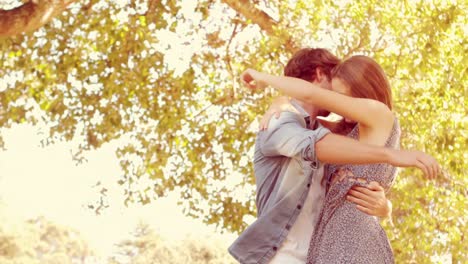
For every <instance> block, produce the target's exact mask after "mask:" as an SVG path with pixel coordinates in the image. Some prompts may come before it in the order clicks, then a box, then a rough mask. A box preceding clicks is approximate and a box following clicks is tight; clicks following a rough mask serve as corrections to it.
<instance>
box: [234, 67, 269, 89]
mask: <svg viewBox="0 0 468 264" xmlns="http://www.w3.org/2000/svg"><path fill="white" fill-rule="evenodd" d="M261 77H262V73H261V72H258V71H256V70H254V69H247V70H245V71H244V72H243V73H242V74H241V76H240V79H241V82H242V84H244V86H246V87H248V88H250V89H265V88H266V87H267V86H268V85H267V84H266V83H265V82H263V81H262V80H261Z"/></svg>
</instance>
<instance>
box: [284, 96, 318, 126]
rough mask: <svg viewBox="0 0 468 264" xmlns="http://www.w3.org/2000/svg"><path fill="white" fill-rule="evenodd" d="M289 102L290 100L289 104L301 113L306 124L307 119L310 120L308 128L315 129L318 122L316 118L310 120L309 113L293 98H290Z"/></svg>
mask: <svg viewBox="0 0 468 264" xmlns="http://www.w3.org/2000/svg"><path fill="white" fill-rule="evenodd" d="M290 102H291V105H292V106H294V108H296V109H297V111H299V113H300V114H301V115H302V117H303V118H304V121H305V122H306V124H307V119H308V120H309V122H310V124H309V128H311V129H315V128H316V127H317V123H318V122H317V120H316V119H313V120H311V118H310V115H309V113H307V111H306V110H304V108H302V106H301V105H300V104H299V103H298V102H297V101H296V100H295V99H291V101H290Z"/></svg>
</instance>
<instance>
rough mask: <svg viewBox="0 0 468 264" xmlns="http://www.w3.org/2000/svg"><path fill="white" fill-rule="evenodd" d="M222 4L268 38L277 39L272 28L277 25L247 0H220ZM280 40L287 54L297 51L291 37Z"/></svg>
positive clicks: (277, 24)
mask: <svg viewBox="0 0 468 264" xmlns="http://www.w3.org/2000/svg"><path fill="white" fill-rule="evenodd" d="M222 2H223V3H225V4H227V5H228V6H229V7H231V8H232V9H234V10H235V11H236V12H237V13H239V14H241V15H243V16H244V17H245V18H247V19H250V20H251V21H252V22H253V23H254V24H257V25H258V26H259V27H260V28H261V29H262V30H264V31H265V32H266V33H267V34H268V35H269V36H271V37H279V36H278V35H277V33H276V32H275V31H274V29H273V28H274V27H279V26H280V25H279V23H278V22H276V21H275V20H274V19H273V18H271V17H270V16H269V15H268V14H267V13H265V12H263V11H262V10H259V9H258V8H256V7H255V5H254V4H253V3H252V2H250V1H249V0H222ZM281 39H282V40H283V41H284V42H285V46H286V49H287V50H288V51H289V52H291V53H294V52H295V51H296V50H297V49H298V47H297V46H296V44H295V43H294V40H293V39H292V37H291V36H289V35H287V38H286V39H284V37H281Z"/></svg>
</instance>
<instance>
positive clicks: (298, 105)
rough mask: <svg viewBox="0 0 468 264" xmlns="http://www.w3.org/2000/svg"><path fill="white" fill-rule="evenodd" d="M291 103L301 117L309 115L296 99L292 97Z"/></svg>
mask: <svg viewBox="0 0 468 264" xmlns="http://www.w3.org/2000/svg"><path fill="white" fill-rule="evenodd" d="M291 105H292V106H294V108H296V109H297V111H299V113H300V114H301V115H302V117H304V118H306V117H310V115H309V113H307V112H306V110H304V108H302V106H301V105H300V104H299V103H298V102H297V101H296V100H294V99H292V100H291Z"/></svg>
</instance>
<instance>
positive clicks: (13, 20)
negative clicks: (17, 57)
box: [0, 0, 76, 37]
mask: <svg viewBox="0 0 468 264" xmlns="http://www.w3.org/2000/svg"><path fill="white" fill-rule="evenodd" d="M75 1H76V0H31V1H29V2H27V3H25V4H23V5H22V6H19V7H16V8H14V9H11V10H0V37H9V36H14V35H18V34H21V33H23V32H29V31H33V30H36V29H38V28H40V27H42V26H44V25H45V24H46V23H47V22H49V21H50V20H51V19H52V18H54V17H55V16H56V15H58V14H60V13H61V12H62V11H63V10H64V9H65V8H66V7H67V6H68V5H69V4H71V3H72V2H75Z"/></svg>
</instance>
